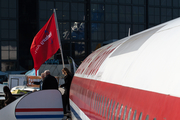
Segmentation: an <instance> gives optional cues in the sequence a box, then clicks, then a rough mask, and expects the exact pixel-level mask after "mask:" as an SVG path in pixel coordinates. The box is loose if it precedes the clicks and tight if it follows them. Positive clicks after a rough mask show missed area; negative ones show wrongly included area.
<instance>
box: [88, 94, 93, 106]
mask: <svg viewBox="0 0 180 120" xmlns="http://www.w3.org/2000/svg"><path fill="white" fill-rule="evenodd" d="M91 96H92V92H91V91H90V96H89V106H90V105H91Z"/></svg>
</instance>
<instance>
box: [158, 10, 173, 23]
mask: <svg viewBox="0 0 180 120" xmlns="http://www.w3.org/2000/svg"><path fill="white" fill-rule="evenodd" d="M171 19H172V9H167V8H161V23H163V22H166V21H169V20H171Z"/></svg>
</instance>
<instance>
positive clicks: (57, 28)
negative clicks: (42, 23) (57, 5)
mask: <svg viewBox="0 0 180 120" xmlns="http://www.w3.org/2000/svg"><path fill="white" fill-rule="evenodd" d="M54 17H55V22H56V30H57V34H58V40H59V47H60V52H61V58H62V63H63V68H65V65H64V58H63V52H62V47H61V41H60V35H59V27H58V22H57V17H56V9H54Z"/></svg>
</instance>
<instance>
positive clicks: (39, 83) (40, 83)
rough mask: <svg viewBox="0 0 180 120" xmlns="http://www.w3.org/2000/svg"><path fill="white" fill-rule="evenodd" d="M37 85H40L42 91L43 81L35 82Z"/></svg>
mask: <svg viewBox="0 0 180 120" xmlns="http://www.w3.org/2000/svg"><path fill="white" fill-rule="evenodd" d="M34 84H35V85H39V89H40V90H42V84H43V81H42V80H41V81H39V82H34Z"/></svg>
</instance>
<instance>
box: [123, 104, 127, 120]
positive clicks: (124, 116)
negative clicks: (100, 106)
mask: <svg viewBox="0 0 180 120" xmlns="http://www.w3.org/2000/svg"><path fill="white" fill-rule="evenodd" d="M126 111H127V106H126V107H125V109H124V115H123V120H125V118H126Z"/></svg>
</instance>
